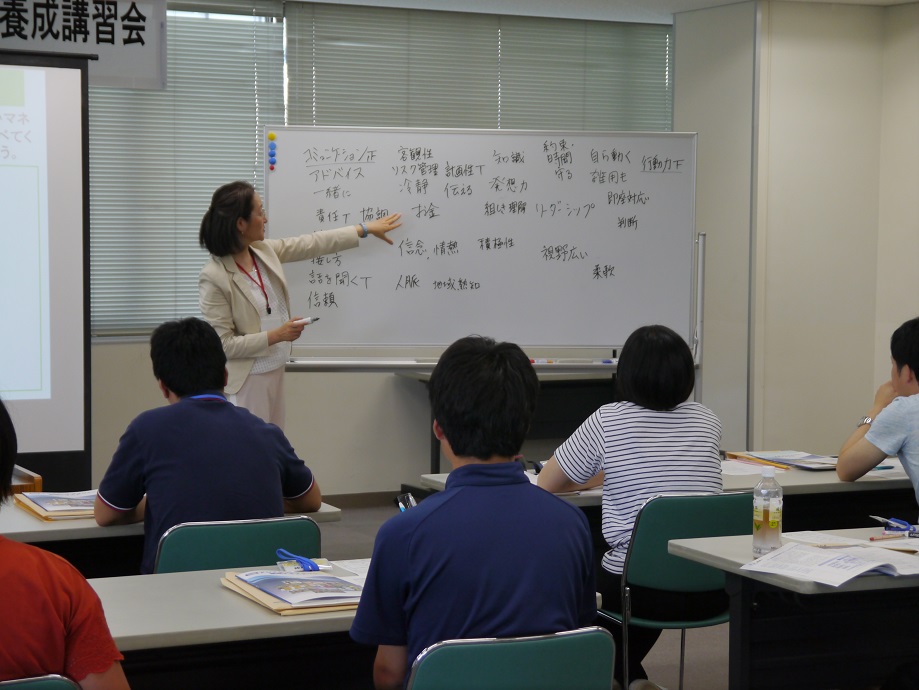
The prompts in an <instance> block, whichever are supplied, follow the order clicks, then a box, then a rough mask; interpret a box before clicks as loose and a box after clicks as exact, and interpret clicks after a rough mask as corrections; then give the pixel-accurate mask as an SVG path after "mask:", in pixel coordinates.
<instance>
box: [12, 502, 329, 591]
mask: <svg viewBox="0 0 919 690" xmlns="http://www.w3.org/2000/svg"><path fill="white" fill-rule="evenodd" d="M308 515H309V516H310V517H311V518H313V520H315V521H316V522H319V523H322V522H335V521H338V520H341V509H340V508H336V507H335V506H331V505H329V504H327V503H323V504H322V506H320V508H319V510H318V511H317V512H315V513H308ZM0 534H2V535H3V536H4V537H6V538H7V539H12V540H13V541H18V542H23V543H25V544H34V545H35V546H39V547H41V548H43V549H45V550H46V551H51V552H52V553H56V554H58V555H59V556H62V557H64V558H66V559H67V560H68V561H70V562H71V563H72V564H73V565H74V566H75V567H76V568H77V570H79V571H80V572H81V573H83V576H84V577H110V576H114V575H136V574H137V573H139V572H140V561H141V557H142V555H143V550H144V523H143V522H135V523H133V524H130V525H113V526H111V527H100V526H99V525H97V524H96V521H95V520H93V519H92V518H80V519H78V520H40V519H38V518H37V517H34V516H32V515H31V514H29V513H27V512H26V511H25V510H23V509H22V508H18V507H16V506H15V505H13V502H12V499H11V500H10V501H8V502H5V503H3V504H0Z"/></svg>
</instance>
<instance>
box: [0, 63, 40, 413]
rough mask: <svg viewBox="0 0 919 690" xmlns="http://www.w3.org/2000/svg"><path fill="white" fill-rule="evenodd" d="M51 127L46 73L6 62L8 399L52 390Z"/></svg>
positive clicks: (0, 191) (2, 227) (2, 384)
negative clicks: (49, 178) (49, 188)
mask: <svg viewBox="0 0 919 690" xmlns="http://www.w3.org/2000/svg"><path fill="white" fill-rule="evenodd" d="M46 132H47V123H46V121H45V73H44V72H43V71H40V70H23V69H21V68H15V67H0V208H3V209H4V216H5V217H4V219H3V223H2V224H0V237H2V242H3V246H5V247H7V248H14V247H15V248H16V252H15V253H12V252H11V253H10V254H8V257H9V259H11V260H8V261H5V262H4V264H5V265H4V266H3V268H2V270H0V295H3V302H4V307H3V323H4V330H5V331H6V332H7V334H8V335H7V337H4V339H3V357H2V358H0V396H2V397H3V399H4V400H25V399H42V398H49V397H50V396H51V375H50V374H51V363H50V359H51V354H50V323H49V319H50V309H49V298H50V289H49V284H48V282H49V281H48V279H49V275H48V152H47V136H46ZM12 324H15V329H11V328H10V326H11V325H12ZM13 332H15V336H13ZM10 336H12V337H10Z"/></svg>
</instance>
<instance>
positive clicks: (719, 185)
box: [673, 2, 756, 448]
mask: <svg viewBox="0 0 919 690" xmlns="http://www.w3.org/2000/svg"><path fill="white" fill-rule="evenodd" d="M755 19H756V13H755V6H754V3H752V2H745V3H740V4H737V5H731V6H728V7H722V8H715V9H708V10H700V11H697V12H686V13H683V14H678V15H676V17H675V21H674V32H675V35H676V53H675V64H676V67H675V78H674V79H675V81H674V97H673V102H674V113H673V129H674V130H675V131H680V132H698V133H699V138H698V149H697V152H696V232H700V233H703V232H704V233H705V234H706V257H707V258H706V261H707V265H706V270H705V310H704V313H703V347H702V352H703V358H702V368H701V370H700V377H699V380H700V384H701V385H700V386H699V392H700V395H699V396H698V398H697V399H698V400H699V401H700V402H702V403H703V404H705V405H707V406H708V407H710V408H711V409H712V410H713V411H714V412H715V414H717V415H718V417H719V418H720V419H721V422H722V424H723V427H724V433H723V438H722V441H723V446H724V447H725V448H746V447H747V438H746V434H747V351H748V346H747V343H748V335H749V334H748V330H749V324H748V313H749V300H750V207H751V198H750V195H751V168H752V154H753V134H752V128H753V86H754V83H753V77H754V64H753V57H754V53H753V49H752V46H753V39H754V35H755V34H754V32H755V28H756V27H755Z"/></svg>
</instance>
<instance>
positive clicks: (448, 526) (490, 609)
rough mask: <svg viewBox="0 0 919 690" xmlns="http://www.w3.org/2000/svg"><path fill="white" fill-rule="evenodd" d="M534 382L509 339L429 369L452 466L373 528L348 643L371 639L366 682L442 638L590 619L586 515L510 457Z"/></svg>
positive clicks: (528, 412)
mask: <svg viewBox="0 0 919 690" xmlns="http://www.w3.org/2000/svg"><path fill="white" fill-rule="evenodd" d="M538 390H539V382H538V380H537V378H536V373H535V371H534V370H533V366H532V365H531V364H530V360H529V359H528V358H527V356H526V355H525V354H524V353H523V350H521V349H520V348H519V347H518V346H517V345H514V344H513V343H495V341H493V340H491V339H489V338H482V337H469V338H462V339H460V340H458V341H456V342H455V343H453V344H452V345H451V346H450V347H449V348H447V350H446V351H445V352H444V353H443V355H442V356H441V357H440V360H439V361H438V363H437V366H436V367H435V368H434V371H433V373H432V374H431V380H430V384H429V386H428V391H429V396H430V399H431V411H432V413H433V416H434V435H435V436H436V437H437V438H438V439H439V440H440V446H441V450H442V451H443V453H444V455H445V456H446V457H447V459H448V460H449V461H450V464H451V465H452V466H453V471H452V472H451V473H450V477H449V478H448V479H447V485H446V487H445V489H444V491H441V492H439V493H437V494H435V495H433V496H431V497H429V498H426V499H425V500H424V501H422V502H421V503H420V504H419V505H418V506H417V507H414V508H411V509H410V510H407V511H405V512H404V513H400V514H399V515H396V516H395V517H393V518H391V519H390V520H388V521H387V522H386V523H385V524H384V525H383V526H382V527H381V528H380V531H379V533H378V534H377V538H376V542H375V543H374V547H373V557H372V558H371V560H370V571H369V573H368V575H367V581H366V584H365V585H364V590H363V592H362V593H361V601H360V604H359V605H358V609H357V614H356V615H355V618H354V623H353V625H352V626H351V637H352V638H353V639H354V640H355V641H357V642H360V643H362V644H368V645H377V654H376V660H375V663H374V669H373V680H374V685H375V686H376V688H377V690H382V689H384V688H401V687H403V685H404V683H405V681H406V678H407V674H408V672H409V671H410V670H411V664H412V662H413V661H414V660H415V657H417V656H418V654H419V653H420V652H421V651H422V650H423V649H424V648H425V647H428V646H430V645H432V644H434V643H436V642H440V641H442V640H447V639H451V638H470V637H514V636H519V635H536V634H544V633H554V632H559V631H562V630H570V629H574V628H578V627H581V626H584V625H588V624H590V623H591V622H592V621H593V620H594V617H595V616H596V613H597V606H596V593H595V589H594V575H593V565H592V560H593V559H592V555H591V554H592V550H593V549H592V544H591V537H590V529H589V527H588V525H587V519H586V518H585V517H584V514H583V512H581V510H580V509H578V508H576V507H575V506H572V505H571V504H569V503H566V502H565V501H562V500H561V499H559V498H558V497H556V496H552V495H551V494H549V493H547V492H545V491H542V490H541V489H538V488H537V487H535V486H533V485H532V484H531V483H530V480H529V479H528V478H527V475H526V474H525V472H524V469H523V466H522V465H521V464H520V463H519V462H516V461H515V460H514V456H516V455H517V453H519V452H520V447H521V446H522V445H523V440H524V436H525V435H526V432H527V429H528V428H529V426H530V420H531V418H532V415H533V410H534V409H535V406H536V395H537V392H538Z"/></svg>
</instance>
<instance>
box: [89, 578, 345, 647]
mask: <svg viewBox="0 0 919 690" xmlns="http://www.w3.org/2000/svg"><path fill="white" fill-rule="evenodd" d="M229 570H234V571H238V572H243V571H244V570H246V569H245V568H232V569H229ZM226 572H228V569H226V568H223V569H220V570H198V571H193V572H185V573H162V574H159V575H128V576H125V577H104V578H96V579H92V580H89V584H90V585H91V586H92V588H93V589H94V590H96V593H97V594H98V595H99V598H100V599H101V600H102V606H103V608H104V609H105V617H106V619H107V620H108V624H109V629H110V630H111V632H112V637H113V638H114V639H115V644H117V645H118V649H120V650H121V651H123V652H124V651H130V650H136V649H159V648H163V647H182V646H186V645H195V644H210V643H215V642H237V641H243V640H255V639H267V638H274V637H290V636H294V635H310V634H320V633H331V632H346V631H347V630H349V629H350V628H351V621H352V620H353V619H354V610H350V611H333V612H330V613H310V614H304V615H298V616H281V615H279V614H277V613H274V612H273V611H269V610H268V609H266V608H265V607H263V606H260V605H259V604H256V603H255V602H253V601H249V600H248V599H246V598H245V597H243V596H242V595H240V594H236V593H235V592H231V591H230V590H228V589H227V588H226V587H224V586H222V585H221V584H220V578H221V577H223V575H224V574H225V573H226Z"/></svg>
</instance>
